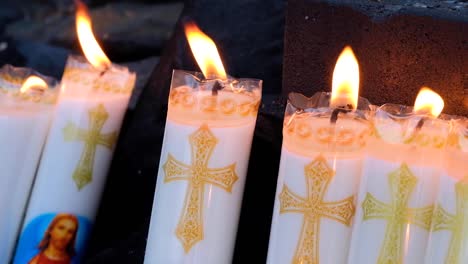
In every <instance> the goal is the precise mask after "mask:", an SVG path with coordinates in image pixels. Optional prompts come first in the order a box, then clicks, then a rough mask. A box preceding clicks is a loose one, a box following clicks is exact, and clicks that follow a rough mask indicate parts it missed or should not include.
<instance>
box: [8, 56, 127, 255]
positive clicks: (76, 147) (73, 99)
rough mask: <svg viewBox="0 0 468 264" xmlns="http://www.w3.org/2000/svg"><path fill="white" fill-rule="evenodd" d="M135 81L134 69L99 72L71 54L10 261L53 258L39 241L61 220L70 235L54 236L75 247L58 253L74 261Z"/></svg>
mask: <svg viewBox="0 0 468 264" xmlns="http://www.w3.org/2000/svg"><path fill="white" fill-rule="evenodd" d="M134 82H135V75H134V74H133V73H130V72H128V70H127V69H126V68H122V67H118V66H112V67H111V68H109V69H108V70H107V71H105V72H101V71H98V70H96V69H94V68H93V67H92V66H91V65H89V64H88V63H86V62H84V59H78V58H74V57H70V59H69V61H68V64H67V67H66V70H65V73H64V76H63V79H62V93H61V95H60V97H59V100H58V103H57V107H56V110H55V114H54V119H53V122H52V125H51V129H50V132H49V135H48V137H47V142H46V145H45V148H44V153H43V155H42V158H41V162H40V166H39V170H38V173H37V178H36V182H35V185H34V188H33V191H32V195H31V199H30V203H29V206H28V210H27V214H26V218H25V224H24V226H23V233H22V235H21V238H20V241H19V245H18V248H17V252H16V257H15V262H14V263H18V264H23V263H28V261H30V260H31V259H39V258H41V257H42V258H46V257H49V258H53V257H52V256H45V255H44V254H45V253H44V252H45V251H46V250H47V248H41V249H40V250H39V249H38V245H39V244H40V242H41V241H42V240H43V239H44V238H45V237H47V236H48V235H50V233H53V232H51V230H52V229H54V228H55V227H56V226H59V224H63V223H68V224H70V226H69V228H70V230H69V231H70V232H71V233H72V234H73V238H63V237H58V238H57V240H59V239H62V240H63V241H65V240H66V241H67V245H68V246H69V247H73V249H74V251H76V252H77V255H76V257H73V256H70V255H71V253H70V252H69V251H67V252H66V253H67V254H65V256H63V258H65V259H67V258H74V259H76V260H74V261H79V259H80V257H81V256H82V254H83V249H84V246H85V241H86V239H87V238H88V237H89V235H90V226H91V224H92V222H93V221H94V218H95V216H96V213H97V208H98V205H99V201H100V197H101V193H102V191H103V188H104V184H105V180H106V177H107V171H108V168H109V165H110V162H111V159H112V154H113V150H114V146H115V144H116V142H117V137H118V133H119V130H120V126H121V124H122V120H123V117H124V114H125V111H126V109H127V104H128V100H129V97H130V94H131V91H132V89H133V86H134ZM63 214H66V215H63ZM53 219H55V220H56V221H57V222H54V221H53ZM67 220H68V222H67ZM60 221H61V222H60ZM47 228H50V229H51V230H49V231H46V229H47ZM52 239H55V238H54V237H52V238H51V240H52ZM49 244H53V243H52V242H51V243H49Z"/></svg>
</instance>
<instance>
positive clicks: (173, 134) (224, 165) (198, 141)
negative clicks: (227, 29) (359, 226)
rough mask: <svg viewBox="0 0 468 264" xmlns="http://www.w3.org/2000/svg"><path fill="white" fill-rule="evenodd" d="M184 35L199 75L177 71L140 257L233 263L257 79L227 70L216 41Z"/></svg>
mask: <svg viewBox="0 0 468 264" xmlns="http://www.w3.org/2000/svg"><path fill="white" fill-rule="evenodd" d="M186 34H187V38H188V40H189V44H190V47H191V49H192V52H193V54H194V56H195V58H196V60H197V63H198V64H199V66H200V68H201V70H202V72H203V75H204V76H205V78H203V76H202V75H201V74H200V73H188V72H184V71H178V70H176V71H174V73H173V76H172V83H171V90H170V96H169V106H168V115H167V121H166V128H165V133H164V142H163V147H162V151H161V160H160V165H159V171H158V180H157V184H156V192H155V196H154V204H153V213H152V217H151V224H150V230H149V237H148V243H147V246H146V256H145V263H147V264H157V263H167V264H170V263H203V264H210V263H213V264H220V263H230V262H231V258H232V254H233V249H234V242H235V237H236V233H237V224H238V218H239V211H240V207H241V201H242V194H243V190H244V183H245V177H246V173H247V166H248V161H249V155H250V148H251V143H252V137H253V131H254V127H255V122H256V117H257V111H258V106H259V104H260V99H261V84H262V81H261V80H254V79H232V78H229V77H227V75H226V73H225V71H224V68H223V66H222V63H221V59H220V58H219V55H218V51H217V49H216V45H215V44H214V42H213V41H212V40H211V39H210V38H209V37H208V36H206V35H205V34H204V33H203V32H202V31H200V29H198V28H197V27H196V25H194V24H192V23H188V24H187V25H186Z"/></svg>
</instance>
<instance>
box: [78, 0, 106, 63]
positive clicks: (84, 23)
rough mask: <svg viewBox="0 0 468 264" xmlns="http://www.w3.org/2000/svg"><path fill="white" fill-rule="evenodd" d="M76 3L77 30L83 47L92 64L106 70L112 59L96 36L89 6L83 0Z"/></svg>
mask: <svg viewBox="0 0 468 264" xmlns="http://www.w3.org/2000/svg"><path fill="white" fill-rule="evenodd" d="M75 4H76V7H77V9H76V31H77V34H78V40H79V42H80V45H81V49H82V50H83V53H84V55H85V57H86V59H87V60H88V61H89V63H91V65H93V66H94V67H95V68H97V69H98V70H102V71H104V70H106V69H107V68H109V67H110V65H111V61H110V60H109V58H107V56H106V54H105V53H104V51H102V49H101V47H100V46H99V44H98V43H97V41H96V38H95V37H94V34H93V28H92V25H91V17H90V15H89V13H88V8H87V7H86V5H85V4H84V3H83V2H81V0H75Z"/></svg>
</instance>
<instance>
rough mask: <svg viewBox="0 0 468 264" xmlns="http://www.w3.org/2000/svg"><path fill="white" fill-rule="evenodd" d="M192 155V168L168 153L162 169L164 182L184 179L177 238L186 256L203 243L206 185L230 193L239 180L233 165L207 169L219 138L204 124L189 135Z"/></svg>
mask: <svg viewBox="0 0 468 264" xmlns="http://www.w3.org/2000/svg"><path fill="white" fill-rule="evenodd" d="M189 142H190V148H191V153H192V157H191V159H192V162H191V165H187V164H184V163H182V162H180V161H178V160H177V159H175V158H174V157H173V156H172V155H171V154H168V158H167V161H166V163H165V164H164V165H163V169H164V174H165V177H164V183H168V182H172V181H179V180H186V181H188V188H187V191H186V194H185V202H184V206H183V208H184V209H183V211H182V213H181V216H180V219H179V223H178V225H177V228H176V232H175V233H176V236H177V238H178V239H179V240H180V241H181V243H182V245H183V247H184V250H185V253H188V252H189V251H190V249H191V248H192V247H193V246H194V245H195V244H196V243H197V242H199V241H201V240H203V199H204V193H205V192H204V189H205V184H212V185H214V186H217V187H219V188H222V189H224V190H225V191H227V192H229V193H231V190H232V187H233V185H234V183H235V182H236V181H237V180H238V176H237V174H236V171H235V170H236V164H235V163H233V164H231V165H229V166H226V167H223V168H208V161H209V160H210V157H211V154H212V153H213V150H214V148H215V146H216V145H217V144H218V139H217V138H216V137H215V136H214V135H213V133H212V132H211V131H210V129H209V128H208V126H207V125H203V126H201V127H200V128H199V129H198V130H197V131H195V132H194V133H193V134H191V135H190V136H189Z"/></svg>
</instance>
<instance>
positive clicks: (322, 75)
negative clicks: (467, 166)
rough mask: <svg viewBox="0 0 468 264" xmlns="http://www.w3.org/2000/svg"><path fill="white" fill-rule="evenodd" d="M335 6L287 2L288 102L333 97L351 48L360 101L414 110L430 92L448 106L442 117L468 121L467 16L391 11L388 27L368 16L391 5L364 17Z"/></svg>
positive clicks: (355, 8)
mask: <svg viewBox="0 0 468 264" xmlns="http://www.w3.org/2000/svg"><path fill="white" fill-rule="evenodd" d="M328 2H330V3H331V4H330V3H328ZM336 2H337V1H310V0H290V1H289V3H288V11H287V18H286V33H285V51H284V68H283V92H284V94H287V93H288V92H290V91H297V92H302V93H304V94H307V95H309V96H310V95H312V94H313V93H315V92H317V91H323V90H325V91H329V90H330V89H331V77H332V72H333V68H334V64H335V62H336V59H337V57H338V56H339V54H340V52H341V50H342V49H343V47H344V46H345V45H351V46H352V47H353V49H354V51H355V53H356V56H357V58H358V60H359V63H360V71H361V95H362V96H364V97H367V98H368V99H369V100H370V101H371V102H372V103H374V104H383V103H386V102H393V103H399V104H406V105H413V103H414V99H415V97H416V95H417V92H418V90H419V88H420V87H421V86H423V85H426V86H429V87H431V88H433V89H434V90H435V91H436V92H438V93H440V94H441V96H442V97H443V98H444V100H445V102H446V108H445V110H444V112H445V113H450V114H460V115H465V116H466V115H467V114H468V104H466V100H467V99H466V98H467V96H468V87H467V78H468V77H467V76H468V60H467V59H466V58H467V57H468V16H466V15H463V14H464V13H463V12H461V11H460V12H458V11H457V12H458V13H457V12H455V11H453V12H452V11H448V10H445V9H443V8H442V7H441V8H440V9H438V8H435V9H436V11H437V12H438V13H437V14H438V15H437V16H431V13H430V12H429V11H425V12H423V13H421V12H416V11H415V10H416V9H418V8H420V7H412V8H405V9H399V10H397V11H394V12H390V11H388V10H387V11H388V12H389V13H388V16H386V18H385V19H381V20H375V19H374V18H373V17H372V16H369V15H368V14H369V13H373V12H374V9H375V8H376V6H383V7H382V8H383V9H385V10H386V9H388V7H386V5H382V4H381V3H376V4H372V5H368V6H367V7H368V10H366V9H365V8H364V6H363V5H359V4H336ZM341 2H346V1H341ZM360 2H362V1H360ZM387 2H388V1H387ZM420 2H423V1H420ZM426 2H430V1H426ZM432 2H434V1H432ZM453 5H455V6H456V4H453ZM444 10H445V11H444ZM464 11H466V10H464ZM426 12H427V13H426ZM390 13H391V14H390ZM464 101H465V103H464Z"/></svg>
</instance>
